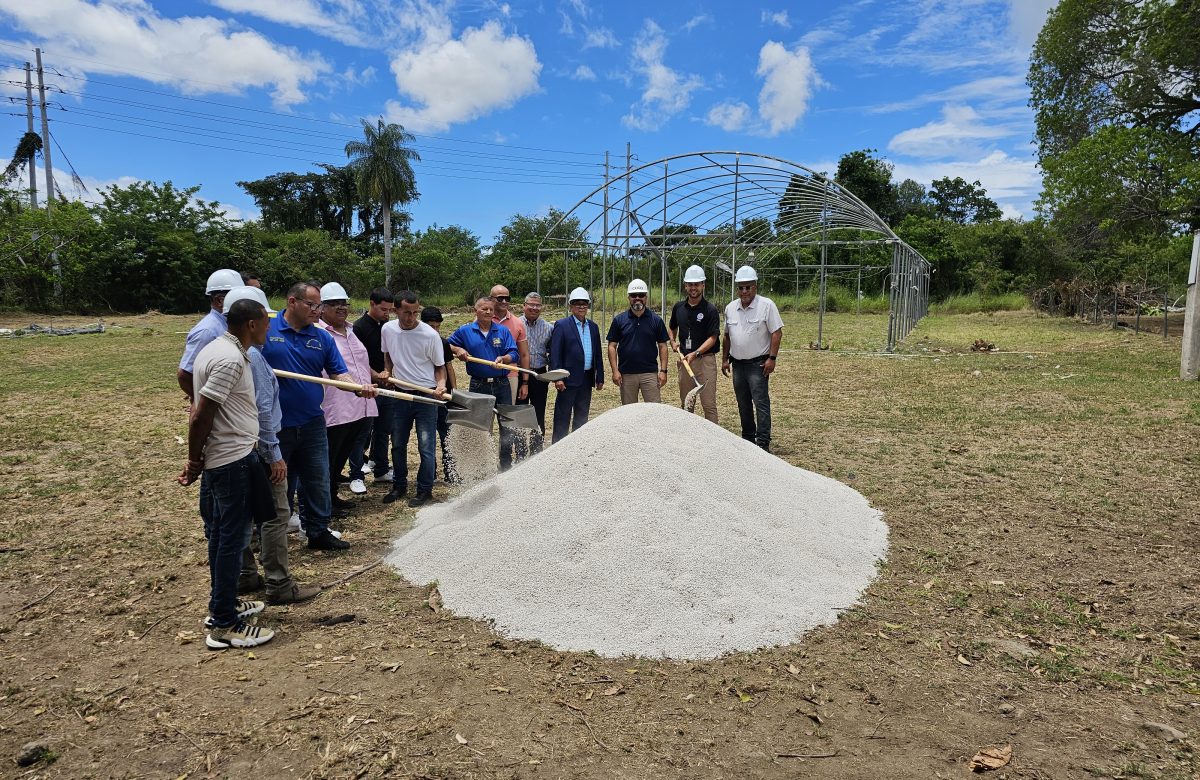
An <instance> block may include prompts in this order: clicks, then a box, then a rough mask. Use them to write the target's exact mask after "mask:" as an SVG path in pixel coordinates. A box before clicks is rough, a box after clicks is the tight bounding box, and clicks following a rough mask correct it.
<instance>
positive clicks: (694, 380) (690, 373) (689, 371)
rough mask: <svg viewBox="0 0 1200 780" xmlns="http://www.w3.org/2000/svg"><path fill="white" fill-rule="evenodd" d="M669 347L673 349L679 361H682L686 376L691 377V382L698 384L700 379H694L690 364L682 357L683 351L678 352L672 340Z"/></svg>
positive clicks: (694, 375) (694, 374)
mask: <svg viewBox="0 0 1200 780" xmlns="http://www.w3.org/2000/svg"><path fill="white" fill-rule="evenodd" d="M671 349H673V350H675V355H676V356H678V358H679V362H680V363H683V367H684V368H686V369H687V372H688V376H690V377H691V378H692V381H693V382H695V383H697V384H699V383H700V380H698V379H696V373H695V372H694V371H692V364H691V363H689V362H687V361H686V360H684V359H683V353H682V352H680V351H679V348H678V347H676V346H675V342H674V341H672V342H671Z"/></svg>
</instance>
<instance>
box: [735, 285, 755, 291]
mask: <svg viewBox="0 0 1200 780" xmlns="http://www.w3.org/2000/svg"><path fill="white" fill-rule="evenodd" d="M737 288H738V292H744V291H746V290H753V289H754V285H752V284H739V285H738V286H737Z"/></svg>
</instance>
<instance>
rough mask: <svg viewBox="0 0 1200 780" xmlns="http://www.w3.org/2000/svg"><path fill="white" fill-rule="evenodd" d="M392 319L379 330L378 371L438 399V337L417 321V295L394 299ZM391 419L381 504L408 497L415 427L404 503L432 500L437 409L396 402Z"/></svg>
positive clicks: (441, 367)
mask: <svg viewBox="0 0 1200 780" xmlns="http://www.w3.org/2000/svg"><path fill="white" fill-rule="evenodd" d="M395 298H396V319H395V320H393V321H392V322H389V323H388V324H386V325H384V326H383V330H382V331H380V343H381V346H382V347H383V362H384V369H385V370H386V371H387V372H388V375H389V376H394V377H395V378H396V379H403V380H404V381H405V382H412V383H413V384H417V385H420V386H421V387H428V388H432V389H434V390H436V391H437V393H438V395H442V394H444V393H445V392H446V359H445V352H444V350H443V349H442V337H441V336H439V335H438V332H437V331H436V330H434V329H433V328H431V327H429V326H428V325H426V324H425V323H423V322H421V302H420V300H418V299H417V294H416V293H414V292H411V291H409V290H403V291H401V292H398V293H396V294H395ZM392 408H393V414H392V490H391V492H389V493H388V494H387V495H386V496H384V498H383V501H384V503H385V504H390V503H392V502H393V501H397V500H399V499H401V498H403V497H404V494H405V493H407V492H408V436H409V434H410V433H411V432H412V429H413V426H414V424H415V425H416V428H417V452H419V453H420V455H421V466H420V468H418V469H417V492H416V494H415V495H414V496H413V497H412V498H410V499H409V500H408V505H409V506H412V507H417V506H421V505H423V504H425V503H427V502H428V501H429V500H430V499H431V498H433V480H434V478H435V477H437V463H436V461H435V460H434V459H435V458H436V457H437V455H436V446H437V406H436V405H435V404H423V403H420V402H418V401H402V400H400V399H396V402H395V404H394V405H393V407H392Z"/></svg>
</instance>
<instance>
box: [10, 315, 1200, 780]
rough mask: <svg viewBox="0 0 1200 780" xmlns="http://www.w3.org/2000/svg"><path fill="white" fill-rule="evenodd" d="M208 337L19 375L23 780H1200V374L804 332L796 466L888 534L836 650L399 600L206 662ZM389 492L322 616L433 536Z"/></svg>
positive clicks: (107, 346)
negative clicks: (576, 647) (400, 552)
mask: <svg viewBox="0 0 1200 780" xmlns="http://www.w3.org/2000/svg"><path fill="white" fill-rule="evenodd" d="M194 319H195V318H186V317H165V316H160V315H154V314H151V315H145V316H141V317H124V318H117V319H116V320H114V321H111V322H110V323H109V324H110V325H116V326H118V327H115V328H110V329H109V331H108V332H106V333H104V334H98V335H81V336H70V337H50V336H38V337H30V338H22V339H3V340H0V398H2V399H3V404H2V405H0V430H3V432H4V435H3V438H2V439H0V498H3V504H2V506H3V507H4V510H3V512H2V513H0V582H2V584H3V587H2V588H0V658H2V659H3V660H2V666H0V677H2V683H3V690H0V776H3V777H30V778H32V777H46V778H110V777H137V778H142V777H147V778H160V777H161V778H181V777H191V778H197V777H239V776H240V777H248V776H253V777H264V778H267V777H269V778H275V777H315V778H364V777H397V778H658V777H680V778H733V777H736V778H741V777H753V778H796V777H822V778H833V779H835V780H842V779H845V778H879V777H884V778H960V777H967V776H970V775H971V771H970V769H969V768H968V765H969V763H970V761H971V758H972V757H973V756H974V755H975V754H976V752H977V751H979V750H980V749H981V748H985V747H989V746H991V747H997V748H1002V747H1004V746H1011V748H1012V758H1011V762H1010V763H1009V764H1008V765H1007V766H1004V767H1002V768H1000V769H998V770H994V771H992V772H988V773H986V774H988V775H992V776H995V777H997V778H1001V777H1003V778H1075V777H1108V778H1133V777H1138V778H1143V777H1146V778H1151V777H1152V778H1173V779H1174V778H1178V779H1182V778H1194V777H1196V776H1197V772H1200V761H1198V760H1197V758H1196V755H1195V752H1194V751H1195V745H1196V741H1195V740H1196V738H1197V737H1196V735H1197V732H1198V731H1200V606H1198V600H1197V596H1198V594H1200V563H1198V562H1197V557H1196V553H1195V549H1196V541H1197V539H1198V538H1200V515H1198V513H1197V508H1198V505H1200V502H1198V501H1197V499H1196V484H1197V482H1196V477H1195V475H1196V472H1197V467H1198V466H1200V446H1198V444H1197V443H1198V441H1200V436H1198V435H1200V388H1198V387H1197V386H1196V384H1195V383H1191V384H1184V383H1181V382H1179V381H1178V379H1177V378H1176V377H1177V372H1178V349H1179V341H1178V339H1177V338H1170V339H1167V340H1164V339H1162V338H1161V336H1158V335H1153V334H1150V335H1147V334H1143V335H1142V336H1141V337H1137V336H1135V335H1133V334H1132V333H1129V332H1123V331H1112V330H1111V329H1108V328H1102V327H1094V326H1087V325H1083V324H1079V323H1074V322H1065V321H1061V320H1050V319H1048V318H1039V317H1035V316H1034V315H1033V314H1009V315H996V316H982V315H963V316H956V317H934V318H929V319H927V320H926V321H924V322H923V323H922V324H921V325H920V327H919V328H918V329H917V331H916V332H914V334H913V335H912V336H910V338H909V339H908V341H907V342H906V343H905V344H904V345H903V349H902V350H901V354H900V355H898V356H891V357H887V356H879V355H873V354H867V353H866V352H865V351H864V350H858V349H853V350H852V349H849V348H847V349H846V350H845V351H839V345H842V344H844V345H849V344H855V343H858V340H859V339H860V336H859V335H857V333H858V331H857V330H856V329H861V330H862V333H863V334H878V333H882V332H883V328H882V326H883V320H882V319H881V318H878V317H874V318H873V317H866V316H864V317H862V318H855V317H852V316H850V315H842V316H841V317H840V318H833V319H832V320H831V321H827V323H826V326H827V328H828V331H827V332H828V333H830V334H832V337H831V338H832V340H833V341H834V344H835V349H834V350H830V351H828V352H814V351H810V350H807V349H804V348H803V346H802V345H805V344H807V343H808V341H809V340H810V334H809V333H808V332H807V330H806V328H807V327H808V324H809V323H808V322H807V321H806V320H805V321H803V322H802V321H801V318H800V317H798V316H793V315H789V316H788V317H787V318H786V321H787V323H788V328H787V329H785V333H787V339H786V340H785V344H784V347H785V349H784V355H783V359H782V360H781V362H780V368H779V373H778V374H777V376H776V377H775V378H774V379H773V380H772V395H773V398H774V404H775V407H774V420H775V428H776V453H777V454H778V455H779V456H780V457H782V458H784V459H785V460H787V461H789V462H791V463H793V464H795V465H797V466H801V467H803V468H808V469H812V470H814V471H819V472H821V473H824V474H828V475H830V476H832V477H835V478H837V479H841V480H843V481H846V482H847V483H848V484H850V485H852V486H854V487H855V488H856V489H858V490H860V491H861V492H863V493H864V494H865V495H866V496H867V497H868V498H869V499H870V500H871V502H872V503H873V504H874V505H875V506H876V507H878V508H880V509H881V510H883V512H884V517H885V520H886V521H887V522H888V524H889V526H890V528H891V539H890V545H891V546H890V550H889V554H888V558H887V560H886V562H885V563H884V564H883V565H882V566H881V569H880V575H879V578H878V579H877V580H876V581H875V582H874V583H873V584H872V585H871V586H870V588H869V589H868V590H867V592H866V593H865V594H864V595H863V599H862V602H861V603H860V604H859V605H858V606H857V607H855V608H854V609H851V610H849V611H848V612H846V613H845V614H844V615H843V617H842V619H841V620H840V621H839V622H838V623H837V624H836V625H832V626H828V627H826V628H823V629H819V630H816V631H813V632H812V633H810V634H808V635H806V636H804V637H803V638H802V639H800V640H799V641H798V642H796V643H795V644H792V645H788V646H784V647H776V648H768V649H763V650H760V651H757V652H753V653H737V654H733V655H730V656H727V657H723V658H720V659H716V660H711V661H694V662H681V661H671V660H650V659H631V658H624V659H606V658H599V657H596V656H593V655H589V654H582V653H567V652H557V651H555V650H553V649H549V648H547V647H544V646H542V645H540V644H537V643H533V642H515V641H510V640H507V639H505V638H503V637H501V636H498V635H497V634H495V633H493V632H492V631H491V630H490V629H489V627H488V626H487V625H484V624H482V623H480V622H477V621H473V620H468V619H464V618H458V617H455V616H454V615H452V614H450V613H448V612H445V611H443V612H438V613H435V612H433V611H431V610H430V609H429V608H428V607H427V606H426V604H425V591H424V589H423V588H418V587H414V586H412V585H409V584H407V583H406V582H404V581H403V580H402V579H400V578H399V577H398V576H397V575H395V574H394V573H393V572H391V571H390V570H388V569H387V567H386V566H382V565H381V566H376V567H374V568H370V569H368V570H367V571H365V572H364V573H362V574H360V575H359V576H355V577H353V578H352V579H350V580H348V581H346V582H344V583H341V584H337V585H335V586H334V587H332V588H330V589H329V590H328V591H327V592H326V593H324V594H322V596H320V597H319V598H318V599H316V600H314V601H312V602H310V603H307V604H303V605H298V606H294V607H290V608H271V607H268V609H267V610H266V611H265V612H264V613H263V615H262V617H261V622H262V623H263V624H266V625H269V626H271V627H273V628H276V629H277V631H278V633H277V637H276V639H275V640H274V641H273V642H271V643H270V644H268V645H265V646H263V647H260V648H256V649H255V650H254V651H252V652H247V651H240V652H235V651H225V652H211V651H208V650H206V649H205V647H204V643H203V636H204V635H203V626H202V624H201V621H202V620H203V618H204V616H205V612H206V609H205V605H206V601H207V591H208V573H207V567H206V563H205V548H204V541H203V533H202V528H201V524H200V520H199V517H198V514H197V511H196V490H195V488H190V489H188V488H182V487H180V486H179V485H177V484H175V483H174V478H175V476H176V475H177V474H178V472H179V471H180V469H181V467H182V463H183V458H184V452H185V449H184V445H183V443H182V442H183V439H182V436H184V435H186V430H185V409H184V403H183V400H182V396H181V394H180V393H179V391H178V389H176V388H175V387H174V370H175V363H176V361H177V360H178V354H179V350H180V347H181V345H182V339H183V336H182V332H184V331H186V330H187V328H188V327H189V326H190V324H191V323H192V322H193V321H194ZM88 321H92V320H88V319H87V318H80V319H79V320H77V321H75V322H78V323H82V322H88ZM29 322H41V323H42V324H49V322H48V321H47V320H46V319H45V318H41V319H39V318H37V317H34V316H30V315H23V316H16V315H4V316H0V327H19V326H21V325H26V324H28V323H29ZM71 322H72V321H66V320H64V321H60V322H58V323H57V324H70V323H71ZM861 338H862V339H868V336H867V335H863V336H861ZM869 338H875V336H874V335H870V336H869ZM976 338H983V339H986V340H987V341H990V342H994V343H996V344H997V346H998V348H999V352H997V353H995V354H974V353H971V352H969V350H968V346H969V345H970V344H971V343H972V342H973V341H974V340H975V339H976ZM868 340H869V339H868ZM460 371H461V368H460ZM673 381H674V378H672V382H673ZM671 386H673V385H671ZM669 387H670V386H669ZM551 395H552V396H553V393H552V394H551ZM718 397H719V400H720V403H721V409H720V411H721V415H722V424H723V425H724V426H726V427H729V428H731V429H734V430H736V425H737V422H736V421H737V415H736V410H735V408H734V405H733V397H732V390H731V388H730V385H729V382H728V380H721V385H720V387H719V389H718ZM614 403H615V394H614V393H613V391H612V389H611V388H610V389H607V390H606V391H605V392H604V393H603V394H602V395H601V397H600V398H599V399H598V402H597V408H607V407H610V406H612V405H613V404H614ZM594 411H596V410H594ZM647 439H648V445H649V446H653V436H652V432H650V433H648V437H647ZM569 441H570V439H569V438H568V439H567V440H566V442H565V443H564V444H560V445H556V446H564V445H566V444H568V443H569ZM698 449H699V450H700V451H702V450H703V447H702V444H700V445H698ZM719 476H720V478H721V479H723V480H726V481H727V482H728V484H729V486H730V490H734V491H736V489H737V475H736V474H727V475H719ZM631 484H633V485H636V482H635V481H631ZM621 489H623V490H625V491H626V494H627V497H628V498H629V500H630V501H631V502H634V501H636V498H637V493H636V487H629V486H622V488H621ZM385 492H386V488H385V487H383V486H371V488H370V490H369V493H368V495H367V496H365V497H363V498H361V499H359V500H358V504H359V507H358V508H357V509H356V511H354V512H353V513H352V515H351V517H350V518H349V519H347V520H345V521H343V522H342V528H343V530H344V531H345V533H346V538H347V539H348V540H350V541H351V542H353V548H352V550H350V551H349V552H348V553H342V554H331V553H324V552H309V551H308V550H307V549H306V548H305V547H304V546H303V545H302V544H301V543H300V542H299V540H298V539H295V538H293V541H292V546H291V550H290V553H291V561H292V568H293V571H294V572H295V573H296V574H297V575H298V577H299V578H300V579H301V580H305V581H315V582H321V583H326V584H329V583H334V582H337V581H338V580H339V579H342V578H344V577H346V576H347V575H351V574H354V573H355V572H358V571H359V570H362V569H363V568H364V567H368V566H370V565H371V564H373V563H375V562H376V561H377V560H379V559H380V558H381V556H383V555H386V553H387V552H388V550H389V545H390V541H391V540H392V539H393V538H395V537H396V536H397V535H399V534H400V533H402V532H403V531H404V530H405V529H406V528H407V527H409V525H410V524H411V522H412V519H413V514H412V510H410V509H407V508H396V507H395V506H386V505H384V504H383V503H382V501H381V499H382V496H383V494H384V493H385ZM343 495H347V494H346V493H345V492H343ZM435 495H436V496H437V497H438V498H444V497H446V495H447V493H446V489H445V488H444V487H443V486H441V485H440V483H439V486H438V488H437V489H436V491H435ZM763 500H772V501H800V500H803V497H802V496H772V497H763V496H749V495H748V496H746V497H745V502H746V507H747V511H753V506H754V504H755V503H756V502H758V501H763ZM513 511H520V510H519V508H514V510H513ZM654 519H660V520H664V521H669V518H654V517H653V514H652V513H650V516H649V517H648V521H652V520H654ZM339 616H351V617H350V618H349V619H348V620H347V622H340V623H335V624H333V625H322V622H323V621H324V622H329V621H328V620H327V619H328V618H331V617H332V618H337V617H339ZM38 740H42V741H44V742H45V743H46V745H47V748H48V751H49V752H48V754H45V755H44V756H43V757H42V759H41V760H40V761H38V762H36V763H34V764H32V765H31V766H28V767H24V768H23V767H18V766H17V764H16V763H15V759H16V758H17V756H18V754H19V753H20V752H21V749H22V746H23V745H25V744H26V743H28V742H31V741H38Z"/></svg>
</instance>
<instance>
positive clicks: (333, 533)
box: [329, 528, 342, 539]
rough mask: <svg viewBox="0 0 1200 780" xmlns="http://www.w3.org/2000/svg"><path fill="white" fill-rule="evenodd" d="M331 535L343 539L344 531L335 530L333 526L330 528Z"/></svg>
mask: <svg viewBox="0 0 1200 780" xmlns="http://www.w3.org/2000/svg"><path fill="white" fill-rule="evenodd" d="M329 535H330V536H332V537H333V538H334V539H341V538H342V532H341V531H335V530H333V529H332V528H330V529H329Z"/></svg>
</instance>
